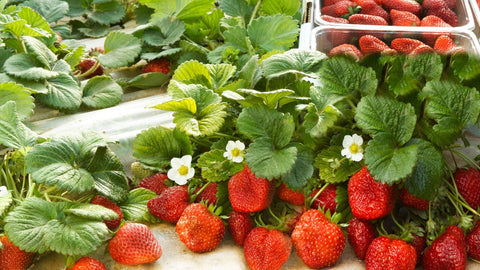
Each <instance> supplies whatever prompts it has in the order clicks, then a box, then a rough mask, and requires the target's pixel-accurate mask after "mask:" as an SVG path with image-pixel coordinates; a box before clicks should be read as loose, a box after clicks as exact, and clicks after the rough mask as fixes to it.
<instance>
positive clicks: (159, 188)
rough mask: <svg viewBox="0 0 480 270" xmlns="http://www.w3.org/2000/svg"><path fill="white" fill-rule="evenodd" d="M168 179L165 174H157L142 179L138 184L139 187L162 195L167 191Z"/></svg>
mask: <svg viewBox="0 0 480 270" xmlns="http://www.w3.org/2000/svg"><path fill="white" fill-rule="evenodd" d="M167 179H168V176H167V175H166V174H164V173H156V174H154V175H152V176H149V177H147V178H144V179H142V181H140V183H139V184H138V187H143V188H146V189H149V190H151V191H153V192H155V193H157V194H158V195H160V194H162V192H163V191H164V190H165V189H167V185H165V180H167Z"/></svg>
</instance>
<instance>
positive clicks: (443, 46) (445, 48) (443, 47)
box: [433, 35, 465, 54]
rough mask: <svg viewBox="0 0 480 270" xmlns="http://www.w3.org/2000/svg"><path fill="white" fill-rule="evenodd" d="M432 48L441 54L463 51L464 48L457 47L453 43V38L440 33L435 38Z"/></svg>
mask: <svg viewBox="0 0 480 270" xmlns="http://www.w3.org/2000/svg"><path fill="white" fill-rule="evenodd" d="M433 49H434V50H435V51H436V52H438V53H442V54H450V53H454V52H462V51H463V52H464V51H465V48H463V47H459V46H457V45H456V44H455V42H454V41H453V39H451V38H450V37H449V36H447V35H441V36H439V37H438V38H437V40H436V41H435V45H434V46H433Z"/></svg>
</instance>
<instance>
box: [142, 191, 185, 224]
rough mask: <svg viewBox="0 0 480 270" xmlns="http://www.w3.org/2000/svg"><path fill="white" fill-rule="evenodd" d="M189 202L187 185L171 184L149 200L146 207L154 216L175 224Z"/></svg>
mask: <svg viewBox="0 0 480 270" xmlns="http://www.w3.org/2000/svg"><path fill="white" fill-rule="evenodd" d="M189 204H190V197H189V195H188V189H187V186H173V187H169V188H167V189H165V190H164V191H163V192H162V194H160V195H159V196H158V197H156V198H153V199H151V200H149V201H148V203H147V207H148V210H149V211H150V213H152V214H153V215H154V216H156V217H158V218H159V219H162V220H165V221H168V222H170V223H173V224H175V223H177V221H178V219H179V218H180V216H181V215H182V213H183V210H185V208H187V206H188V205H189Z"/></svg>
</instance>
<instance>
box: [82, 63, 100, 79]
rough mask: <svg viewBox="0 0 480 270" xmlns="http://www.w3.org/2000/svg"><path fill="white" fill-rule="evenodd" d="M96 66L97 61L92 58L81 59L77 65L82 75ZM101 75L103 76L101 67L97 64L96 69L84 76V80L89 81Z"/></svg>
mask: <svg viewBox="0 0 480 270" xmlns="http://www.w3.org/2000/svg"><path fill="white" fill-rule="evenodd" d="M96 64H97V60H95V59H92V58H87V59H83V60H82V61H81V62H80V64H79V65H78V69H79V70H80V72H81V73H82V74H84V73H86V72H87V71H89V70H90V69H91V68H93V67H94V66H95V65H96ZM102 74H103V67H102V65H100V64H98V66H97V68H95V70H94V71H91V73H89V74H88V75H87V76H86V78H87V79H89V78H92V77H95V76H100V75H102Z"/></svg>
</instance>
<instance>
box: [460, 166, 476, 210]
mask: <svg viewBox="0 0 480 270" xmlns="http://www.w3.org/2000/svg"><path fill="white" fill-rule="evenodd" d="M453 179H454V180H455V185H456V186H457V189H458V192H459V193H460V195H462V197H463V198H464V199H465V201H466V202H467V203H468V205H470V206H471V207H472V208H473V209H478V207H480V192H479V191H480V171H478V170H477V169H475V168H472V167H470V168H468V169H463V168H460V169H457V170H456V171H455V173H454V174H453Z"/></svg>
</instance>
